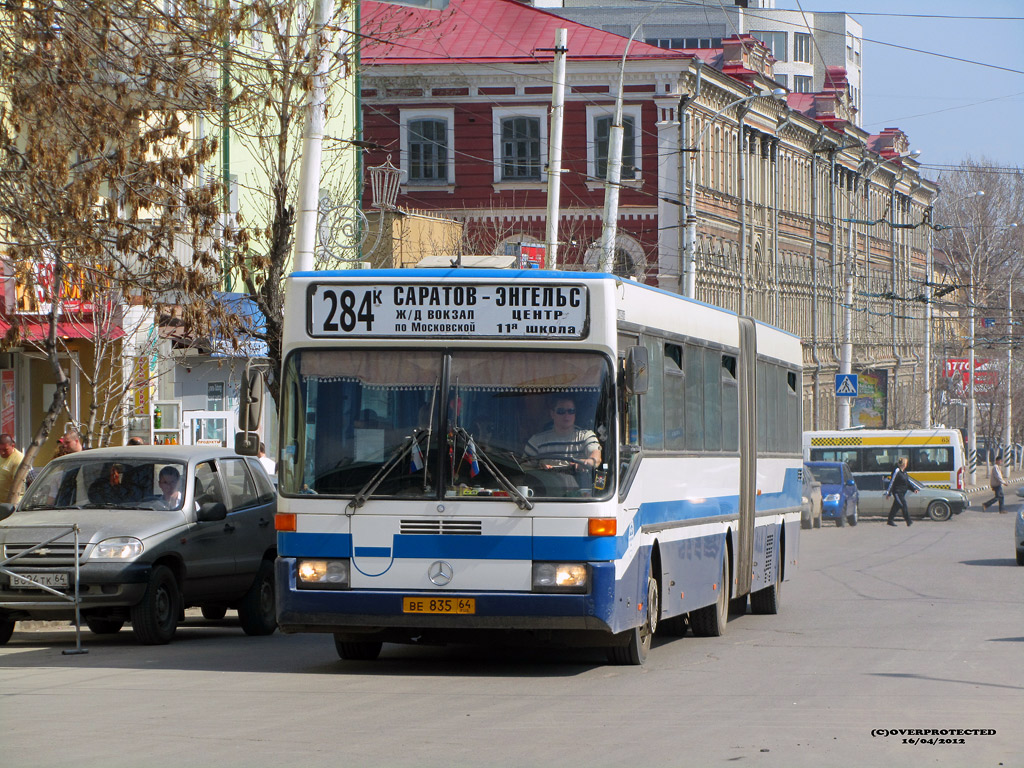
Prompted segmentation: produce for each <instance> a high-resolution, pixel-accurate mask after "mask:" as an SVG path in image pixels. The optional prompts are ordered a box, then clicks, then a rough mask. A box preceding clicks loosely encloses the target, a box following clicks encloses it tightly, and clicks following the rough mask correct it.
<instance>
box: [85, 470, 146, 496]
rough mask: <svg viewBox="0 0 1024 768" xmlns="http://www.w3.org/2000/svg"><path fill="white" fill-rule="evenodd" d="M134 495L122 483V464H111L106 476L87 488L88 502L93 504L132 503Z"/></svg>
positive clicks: (126, 484) (123, 482)
mask: <svg viewBox="0 0 1024 768" xmlns="http://www.w3.org/2000/svg"><path fill="white" fill-rule="evenodd" d="M136 495H137V494H135V493H134V492H133V489H132V487H131V486H130V485H129V484H128V483H126V482H125V481H124V465H123V464H111V465H110V466H109V467H108V468H107V476H106V477H101V478H99V479H98V480H95V481H93V483H92V485H90V486H89V501H90V502H92V503H93V504H122V503H124V502H126V501H132V500H133V499H134V498H135V497H136Z"/></svg>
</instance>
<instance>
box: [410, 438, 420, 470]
mask: <svg viewBox="0 0 1024 768" xmlns="http://www.w3.org/2000/svg"><path fill="white" fill-rule="evenodd" d="M421 469H423V453H422V452H420V444H419V443H417V442H416V441H415V440H414V441H413V444H412V463H411V466H410V468H409V471H410V472H419V471H420V470H421Z"/></svg>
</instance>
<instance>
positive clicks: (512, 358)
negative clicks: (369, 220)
mask: <svg viewBox="0 0 1024 768" xmlns="http://www.w3.org/2000/svg"><path fill="white" fill-rule="evenodd" d="M612 405H613V400H612V378H611V364H610V361H609V360H608V359H607V358H606V357H604V356H602V355H600V354H598V353H594V352H573V353H567V352H565V351H564V350H551V351H534V352H517V351H510V350H502V351H487V350H452V351H448V352H441V351H438V350H427V351H421V350H401V351H394V350H347V349H346V350H305V351H302V352H297V353H294V354H292V355H291V356H290V357H289V359H288V361H287V362H286V365H285V370H284V387H283V407H282V421H283V435H284V450H283V451H282V457H281V459H282V460H281V463H280V465H279V467H278V481H279V483H280V489H281V491H282V492H283V493H285V494H308V493H315V494H328V495H337V496H351V497H355V498H356V499H358V500H360V503H361V500H362V499H364V498H366V497H381V496H396V497H403V498H417V497H419V498H441V497H453V496H460V497H463V496H472V497H478V498H484V499H486V498H494V497H506V498H508V497H511V498H513V499H519V500H522V499H523V498H529V497H531V496H534V497H544V496H547V497H558V498H583V497H587V498H589V497H594V496H604V495H605V494H607V493H609V492H610V491H611V487H610V486H611V483H610V482H609V480H608V477H607V471H606V469H604V465H605V464H607V463H609V460H610V457H611V450H612V448H611V446H612V445H613V444H614V443H613V442H612V440H613V435H611V434H610V431H611V429H612V427H613V419H612V410H611V409H612ZM516 489H520V490H516ZM523 489H526V490H523ZM357 506H358V504H357Z"/></svg>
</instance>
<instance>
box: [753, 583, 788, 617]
mask: <svg viewBox="0 0 1024 768" xmlns="http://www.w3.org/2000/svg"><path fill="white" fill-rule="evenodd" d="M781 604H782V580H781V579H780V578H779V574H778V573H776V574H775V583H774V584H771V585H769V586H767V587H765V588H764V589H759V590H757V592H751V593H750V612H751V613H756V614H759V615H761V616H774V615H775V614H777V613H778V612H779V606H780V605H781Z"/></svg>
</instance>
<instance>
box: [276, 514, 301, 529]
mask: <svg viewBox="0 0 1024 768" xmlns="http://www.w3.org/2000/svg"><path fill="white" fill-rule="evenodd" d="M274 530H275V531H283V532H284V533H295V531H296V530H297V527H296V524H295V515H294V514H293V513H290V512H279V513H277V514H276V515H274Z"/></svg>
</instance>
